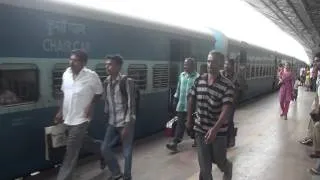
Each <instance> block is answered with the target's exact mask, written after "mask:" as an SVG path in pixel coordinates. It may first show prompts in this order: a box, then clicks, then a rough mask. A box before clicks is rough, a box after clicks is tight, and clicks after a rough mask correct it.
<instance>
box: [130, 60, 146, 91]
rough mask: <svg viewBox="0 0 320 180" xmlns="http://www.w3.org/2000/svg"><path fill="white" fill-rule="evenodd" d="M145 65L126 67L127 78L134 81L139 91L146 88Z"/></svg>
mask: <svg viewBox="0 0 320 180" xmlns="http://www.w3.org/2000/svg"><path fill="white" fill-rule="evenodd" d="M147 73H148V69H147V65H145V64H130V65H129V66H128V76H129V77H130V78H132V79H134V81H135V83H136V85H137V86H138V88H139V89H142V90H145V89H146V88H147Z"/></svg>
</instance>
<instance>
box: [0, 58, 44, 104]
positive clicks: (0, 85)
mask: <svg viewBox="0 0 320 180" xmlns="http://www.w3.org/2000/svg"><path fill="white" fill-rule="evenodd" d="M38 75H39V70H38V68H37V66H36V65H34V64H9V63H8V64H0V106H10V105H17V104H20V103H28V102H36V101H37V100H38V98H39V78H38Z"/></svg>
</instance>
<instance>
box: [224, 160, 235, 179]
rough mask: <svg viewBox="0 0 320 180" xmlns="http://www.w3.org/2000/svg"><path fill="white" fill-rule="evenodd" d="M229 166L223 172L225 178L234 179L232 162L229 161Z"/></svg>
mask: <svg viewBox="0 0 320 180" xmlns="http://www.w3.org/2000/svg"><path fill="white" fill-rule="evenodd" d="M227 163H228V167H227V169H226V171H225V172H224V174H223V180H231V179H232V166H233V165H232V162H229V161H227Z"/></svg>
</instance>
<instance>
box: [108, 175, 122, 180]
mask: <svg viewBox="0 0 320 180" xmlns="http://www.w3.org/2000/svg"><path fill="white" fill-rule="evenodd" d="M122 178H123V175H122V174H119V175H116V176H110V177H109V178H108V180H120V179H122Z"/></svg>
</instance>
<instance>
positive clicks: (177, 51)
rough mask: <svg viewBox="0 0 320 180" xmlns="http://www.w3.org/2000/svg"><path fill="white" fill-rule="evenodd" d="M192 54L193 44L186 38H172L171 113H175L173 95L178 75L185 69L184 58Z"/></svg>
mask: <svg viewBox="0 0 320 180" xmlns="http://www.w3.org/2000/svg"><path fill="white" fill-rule="evenodd" d="M190 55H191V44H190V42H189V41H186V40H179V39H172V40H171V41H170V61H169V82H170V83H169V99H168V108H169V114H170V115H173V114H174V112H175V107H173V100H174V98H173V95H174V93H175V92H176V87H177V84H178V76H179V74H180V73H181V71H182V69H183V60H184V59H185V58H186V57H189V56H190Z"/></svg>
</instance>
